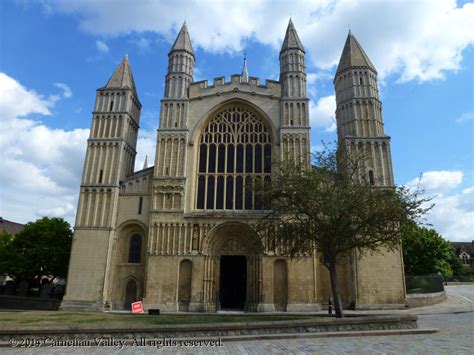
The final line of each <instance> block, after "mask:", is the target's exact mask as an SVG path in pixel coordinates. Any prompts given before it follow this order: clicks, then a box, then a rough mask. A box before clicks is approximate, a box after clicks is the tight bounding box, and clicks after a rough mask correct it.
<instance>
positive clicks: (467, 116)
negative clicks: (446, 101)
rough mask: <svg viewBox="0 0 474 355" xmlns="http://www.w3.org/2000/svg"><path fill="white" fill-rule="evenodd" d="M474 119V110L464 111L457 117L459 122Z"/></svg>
mask: <svg viewBox="0 0 474 355" xmlns="http://www.w3.org/2000/svg"><path fill="white" fill-rule="evenodd" d="M473 120H474V112H464V113H463V114H462V115H461V116H459V117H458V118H457V119H456V122H457V123H462V122H468V121H473Z"/></svg>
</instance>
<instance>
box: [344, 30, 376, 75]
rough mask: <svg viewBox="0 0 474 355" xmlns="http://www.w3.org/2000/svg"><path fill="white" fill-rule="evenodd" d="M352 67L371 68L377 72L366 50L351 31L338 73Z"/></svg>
mask: <svg viewBox="0 0 474 355" xmlns="http://www.w3.org/2000/svg"><path fill="white" fill-rule="evenodd" d="M351 67H362V68H370V69H372V70H373V71H374V72H377V71H376V70H375V67H374V65H373V64H372V62H371V61H370V59H369V57H368V56H367V54H366V53H365V51H364V49H363V48H362V46H361V45H360V43H359V42H358V41H357V39H356V38H355V37H354V35H353V34H352V32H351V30H349V33H348V34H347V39H346V44H345V45H344V49H343V51H342V54H341V59H340V60H339V65H338V66H337V70H336V73H339V72H341V71H343V70H346V69H349V68H351Z"/></svg>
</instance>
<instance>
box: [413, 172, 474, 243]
mask: <svg viewBox="0 0 474 355" xmlns="http://www.w3.org/2000/svg"><path fill="white" fill-rule="evenodd" d="M462 179H463V173H462V172H461V171H430V172H426V173H423V175H422V176H421V180H420V179H419V178H416V179H413V180H411V181H410V182H408V184H407V185H408V186H409V187H411V188H417V186H418V183H419V184H420V187H421V188H423V189H425V190H426V196H432V197H433V200H432V201H431V202H432V203H434V204H435V206H434V207H433V209H432V210H431V211H430V212H429V213H428V214H427V216H426V218H427V222H428V223H430V224H432V225H433V227H434V229H435V230H436V231H438V232H439V233H440V234H441V235H442V236H443V237H445V238H446V239H448V240H451V241H471V240H474V187H470V188H467V189H464V190H462V191H458V192H456V188H457V187H459V186H460V185H461V183H462Z"/></svg>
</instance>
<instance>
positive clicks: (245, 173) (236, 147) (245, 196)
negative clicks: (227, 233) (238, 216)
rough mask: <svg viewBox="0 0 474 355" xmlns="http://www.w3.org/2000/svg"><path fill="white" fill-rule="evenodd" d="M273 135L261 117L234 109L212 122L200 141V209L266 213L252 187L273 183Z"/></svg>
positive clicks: (234, 107) (217, 115)
mask: <svg viewBox="0 0 474 355" xmlns="http://www.w3.org/2000/svg"><path fill="white" fill-rule="evenodd" d="M270 137H271V136H270V132H269V130H268V128H267V127H266V126H265V124H264V123H263V122H262V121H261V120H260V119H259V118H258V117H257V115H256V114H255V113H253V112H251V111H249V110H247V109H245V108H242V107H239V106H231V107H229V108H227V109H225V110H224V111H221V112H219V113H218V114H216V115H215V117H213V118H212V119H211V121H210V122H209V123H208V125H207V127H206V128H205V130H204V132H203V134H202V136H201V139H200V141H199V143H200V144H199V162H198V176H197V196H196V197H197V198H196V202H197V203H196V208H197V209H201V210H242V209H245V210H252V209H262V203H261V202H260V201H258V198H256V196H255V193H254V189H253V188H252V185H253V183H254V181H255V179H264V181H267V182H269V181H270V173H271V166H272V164H271V156H272V145H271V138H270Z"/></svg>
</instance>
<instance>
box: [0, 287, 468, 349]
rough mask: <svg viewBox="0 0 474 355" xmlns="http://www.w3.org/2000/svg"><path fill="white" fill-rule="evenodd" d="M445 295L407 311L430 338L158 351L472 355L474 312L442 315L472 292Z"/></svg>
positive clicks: (452, 290) (464, 305) (454, 290)
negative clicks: (430, 331) (438, 301)
mask: <svg viewBox="0 0 474 355" xmlns="http://www.w3.org/2000/svg"><path fill="white" fill-rule="evenodd" d="M447 293H448V301H447V302H443V303H441V304H439V305H434V306H430V307H421V308H419V309H413V310H412V311H415V310H417V311H415V312H413V313H418V314H419V316H418V317H419V321H418V325H419V328H437V329H439V332H438V333H434V334H422V335H396V336H368V337H345V338H313V339H311V338H308V339H285V340H256V341H241V342H225V343H224V346H223V347H220V348H183V347H181V348H164V349H161V352H162V353H165V354H208V353H217V354H308V353H317V354H399V353H403V354H474V312H472V311H471V312H465V313H447V312H455V311H458V310H463V311H469V310H472V309H473V303H474V302H473V301H474V286H457V287H456V286H454V287H452V286H450V287H448V288H447ZM405 312H406V311H400V313H405ZM371 313H377V312H371ZM385 313H386V312H385ZM393 313H397V312H393ZM420 313H426V314H420ZM439 313H444V314H439ZM157 350H158V349H157V348H156V347H130V346H129V347H126V348H124V349H123V350H122V351H119V350H118V349H117V348H114V347H82V348H64V347H62V348H61V347H54V348H47V347H45V348H31V349H24V348H23V349H13V348H0V353H5V354H20V353H21V354H111V353H120V354H153V353H156V352H157Z"/></svg>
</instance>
